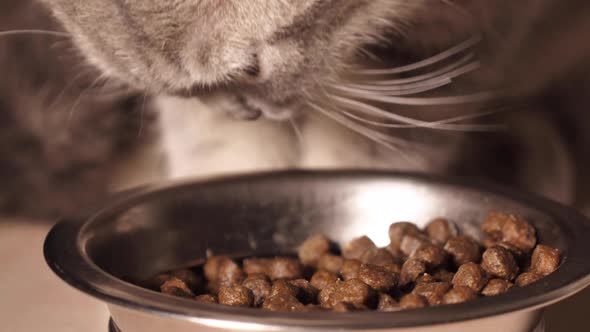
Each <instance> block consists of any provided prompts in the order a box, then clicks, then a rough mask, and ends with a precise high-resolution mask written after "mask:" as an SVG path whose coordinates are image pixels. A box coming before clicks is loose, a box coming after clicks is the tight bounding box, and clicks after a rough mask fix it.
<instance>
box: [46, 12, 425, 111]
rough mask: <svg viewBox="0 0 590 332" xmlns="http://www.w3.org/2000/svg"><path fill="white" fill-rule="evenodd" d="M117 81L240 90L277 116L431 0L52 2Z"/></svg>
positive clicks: (187, 90) (167, 89) (161, 87)
mask: <svg viewBox="0 0 590 332" xmlns="http://www.w3.org/2000/svg"><path fill="white" fill-rule="evenodd" d="M44 1H45V2H46V3H48V5H49V6H50V8H51V9H52V10H53V11H54V13H55V14H56V16H57V17H58V18H59V19H60V20H61V21H62V22H63V23H64V25H65V27H66V28H67V29H68V30H69V32H71V33H72V35H73V36H74V40H75V41H76V43H77V44H78V46H79V47H80V49H81V51H82V52H83V53H84V54H85V55H86V57H87V58H88V59H89V60H90V61H91V62H92V63H93V64H95V65H97V66H98V67H99V68H100V69H101V70H103V71H104V73H105V74H106V75H107V76H112V77H117V78H119V79H123V80H125V81H127V82H128V83H130V84H132V85H133V86H135V87H138V88H141V89H146V90H148V91H151V92H154V93H172V94H199V93H207V92H210V91H215V90H217V89H221V90H229V91H232V93H233V94H234V95H236V96H237V100H239V101H240V102H242V103H243V104H245V105H246V106H248V107H254V108H257V109H259V110H261V111H262V113H264V114H266V115H268V116H270V117H282V116H284V115H289V114H291V113H292V112H293V111H295V110H296V109H297V108H298V107H299V105H300V104H301V102H302V101H303V100H305V99H306V98H308V97H309V96H311V95H313V94H314V93H316V92H318V91H321V89H322V86H324V85H325V84H327V83H328V82H330V81H331V80H335V79H336V77H337V76H338V75H339V74H340V72H341V71H342V70H344V69H345V68H346V65H347V64H348V63H349V62H350V61H351V59H352V58H353V56H354V55H355V54H356V52H357V51H358V49H359V47H361V46H362V45H364V44H366V43H368V42H371V41H375V40H377V39H378V38H379V37H380V36H381V35H382V34H383V33H384V31H386V30H395V29H399V28H400V27H401V26H403V24H404V23H406V22H407V21H408V19H409V18H410V17H411V16H412V15H413V13H414V12H415V11H416V10H418V9H420V8H421V7H422V6H425V4H424V3H425V2H428V1H423V0H416V1H407V0H44Z"/></svg>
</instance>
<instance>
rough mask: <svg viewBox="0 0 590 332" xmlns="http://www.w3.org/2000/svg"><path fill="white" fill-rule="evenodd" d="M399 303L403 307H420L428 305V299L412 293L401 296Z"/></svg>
mask: <svg viewBox="0 0 590 332" xmlns="http://www.w3.org/2000/svg"><path fill="white" fill-rule="evenodd" d="M399 305H400V307H402V308H403V309H420V308H426V307H428V301H426V299H425V298H424V297H422V296H420V295H418V294H414V293H410V294H407V295H404V296H403V297H402V298H401V300H400V301H399Z"/></svg>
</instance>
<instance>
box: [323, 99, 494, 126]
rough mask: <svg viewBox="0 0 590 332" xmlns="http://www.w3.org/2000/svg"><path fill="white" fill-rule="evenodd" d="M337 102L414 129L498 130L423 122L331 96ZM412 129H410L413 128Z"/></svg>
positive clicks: (351, 108) (352, 109)
mask: <svg viewBox="0 0 590 332" xmlns="http://www.w3.org/2000/svg"><path fill="white" fill-rule="evenodd" d="M329 97H331V98H332V100H334V101H335V102H337V103H339V104H340V105H342V106H343V107H345V108H347V109H348V110H351V111H356V112H360V113H363V114H366V115H371V116H376V117H380V118H383V119H387V120H391V121H395V122H397V123H399V124H404V125H409V126H411V127H412V126H413V127H414V128H429V129H437V130H449V131H475V130H477V131H484V130H496V129H497V126H493V127H490V126H488V125H457V124H452V122H458V121H460V120H455V119H447V120H454V121H451V123H445V122H441V121H434V122H429V121H421V120H417V119H414V118H410V117H406V116H402V115H399V114H396V113H392V112H388V111H385V110H383V109H381V108H379V107H376V106H373V105H369V104H366V103H363V102H360V101H356V100H353V99H349V98H344V97H340V96H335V95H329ZM411 127H410V128H411Z"/></svg>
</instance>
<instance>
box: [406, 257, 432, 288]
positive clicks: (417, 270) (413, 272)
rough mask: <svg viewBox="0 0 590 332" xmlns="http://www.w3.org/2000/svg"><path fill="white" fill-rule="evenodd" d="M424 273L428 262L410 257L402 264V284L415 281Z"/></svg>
mask: <svg viewBox="0 0 590 332" xmlns="http://www.w3.org/2000/svg"><path fill="white" fill-rule="evenodd" d="M424 273H426V263H425V262H423V261H421V260H419V259H414V258H410V259H408V260H407V261H406V262H405V263H404V265H402V272H401V274H400V284H401V285H407V284H409V283H411V282H415V281H416V280H417V279H418V277H420V276H421V275H423V274H424Z"/></svg>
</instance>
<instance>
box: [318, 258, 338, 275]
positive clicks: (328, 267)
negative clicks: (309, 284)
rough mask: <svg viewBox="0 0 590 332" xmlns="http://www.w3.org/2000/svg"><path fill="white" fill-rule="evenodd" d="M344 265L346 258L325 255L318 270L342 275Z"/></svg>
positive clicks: (319, 263)
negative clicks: (341, 270)
mask: <svg viewBox="0 0 590 332" xmlns="http://www.w3.org/2000/svg"><path fill="white" fill-rule="evenodd" d="M342 264H344V258H342V257H340V256H336V255H331V254H323V255H322V256H321V257H320V259H319V262H318V270H324V271H328V272H332V273H340V269H341V268H342Z"/></svg>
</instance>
